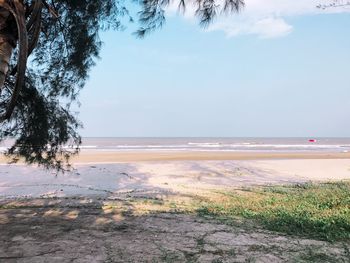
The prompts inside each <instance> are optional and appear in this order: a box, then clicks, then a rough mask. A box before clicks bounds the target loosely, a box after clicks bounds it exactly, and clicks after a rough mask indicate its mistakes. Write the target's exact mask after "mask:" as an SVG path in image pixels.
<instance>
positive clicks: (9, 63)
mask: <svg viewBox="0 0 350 263" xmlns="http://www.w3.org/2000/svg"><path fill="white" fill-rule="evenodd" d="M177 1H178V2H175V3H174V2H173V1H171V0H141V1H132V2H133V3H137V4H138V5H139V6H140V12H139V13H138V14H137V15H136V16H137V19H136V20H137V21H138V23H139V26H138V28H139V29H138V30H137V31H136V32H135V33H136V35H137V36H139V37H143V36H145V35H146V34H148V33H149V32H151V31H153V30H156V29H158V28H160V27H161V26H162V25H163V24H164V23H165V8H166V7H167V6H169V5H170V4H177V5H178V7H179V10H181V11H183V10H185V8H186V6H187V5H188V4H191V5H193V6H195V9H196V12H195V14H196V16H197V17H198V19H199V23H200V25H202V26H206V25H208V24H209V23H210V22H211V21H212V20H213V19H214V18H215V17H216V16H217V15H219V14H221V13H234V12H237V11H239V10H240V9H241V8H242V7H243V5H244V2H243V0H224V1H220V2H219V1H217V0H177ZM129 4H130V3H128V2H126V1H122V0H103V1H96V0H50V1H45V0H0V91H1V93H0V125H1V128H0V140H5V139H7V138H12V139H14V143H13V146H12V147H11V148H10V149H9V150H8V151H7V152H6V155H8V156H9V157H11V158H12V160H14V161H16V160H18V159H19V158H23V159H24V160H25V161H26V162H27V163H29V164H31V163H37V164H39V165H43V166H45V167H47V168H57V169H62V168H63V167H64V166H65V165H66V164H67V161H68V159H69V157H70V156H72V155H74V154H76V153H78V151H79V145H80V143H81V138H80V136H79V134H78V133H77V129H78V128H79V127H81V124H80V122H79V121H78V120H77V118H76V116H75V114H74V113H72V111H71V104H72V102H74V101H75V100H76V99H77V95H78V93H79V90H80V89H81V88H83V86H84V84H85V81H86V79H87V77H88V74H89V70H90V69H91V67H92V66H93V65H94V64H95V60H96V58H98V56H99V52H100V49H101V44H102V42H101V40H100V38H99V33H100V31H101V30H109V29H113V30H118V29H121V28H122V27H123V26H124V24H125V23H128V22H132V21H134V18H133V17H132V16H130V14H129V11H128V8H127V6H128V5H129ZM123 21H126V22H125V23H123ZM28 61H30V63H28Z"/></svg>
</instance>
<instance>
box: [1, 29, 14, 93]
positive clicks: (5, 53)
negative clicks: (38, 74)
mask: <svg viewBox="0 0 350 263" xmlns="http://www.w3.org/2000/svg"><path fill="white" fill-rule="evenodd" d="M12 50H13V47H12V45H11V44H10V43H9V42H8V40H7V39H6V38H4V37H2V36H1V35H0V90H2V89H3V87H4V83H5V79H6V74H7V71H8V68H9V63H10V59H11V55H12Z"/></svg>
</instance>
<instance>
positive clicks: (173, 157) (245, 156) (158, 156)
mask: <svg viewBox="0 0 350 263" xmlns="http://www.w3.org/2000/svg"><path fill="white" fill-rule="evenodd" d="M259 159H260V160H261V159H262V160H266V159H270V160H272V159H350V152H339V153H336V152H334V153H332V152H275V153H273V152H215V151H210V152H209V151H203V152H195V151H193V152H192V151H191V152H175V151H174V152H169V151H149V152H146V151H142V152H141V151H140V152H137V151H130V152H129V151H126V152H105V151H93V150H91V151H89V150H85V151H82V152H81V153H80V154H79V156H77V157H74V158H73V159H72V162H73V163H113V162H140V161H209V160H259Z"/></svg>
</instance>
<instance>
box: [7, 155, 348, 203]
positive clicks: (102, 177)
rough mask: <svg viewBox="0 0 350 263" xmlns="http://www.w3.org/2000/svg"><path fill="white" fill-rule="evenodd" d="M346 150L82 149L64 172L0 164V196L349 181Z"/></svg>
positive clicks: (160, 191)
mask: <svg viewBox="0 0 350 263" xmlns="http://www.w3.org/2000/svg"><path fill="white" fill-rule="evenodd" d="M349 155H350V154H349V153H236V152H235V153H226V152H218V153H216V152H183V153H181V152H127V153H123V152H99V151H88V150H85V151H82V153H81V154H80V155H79V156H77V157H75V158H74V159H73V160H72V164H73V170H72V171H70V172H66V173H65V174H56V172H55V171H46V170H44V169H41V168H38V167H35V166H25V165H22V164H18V165H8V164H6V163H5V162H3V163H2V165H1V166H0V176H1V182H0V197H3V198H6V197H20V196H27V197H43V196H50V197H52V196H59V197H63V196H75V195H77V196H80V195H84V196H86V195H87V196H89V195H92V196H99V195H102V196H106V195H108V196H116V195H119V196H120V195H122V194H123V193H128V192H132V193H134V194H135V193H138V194H140V193H141V192H143V193H146V192H147V193H149V194H150V193H152V195H154V194H164V193H170V192H176V193H188V192H192V193H195V192H198V191H202V190H206V189H215V188H220V189H221V188H235V187H244V186H252V185H266V184H288V183H296V182H306V181H328V180H347V179H350V156H349Z"/></svg>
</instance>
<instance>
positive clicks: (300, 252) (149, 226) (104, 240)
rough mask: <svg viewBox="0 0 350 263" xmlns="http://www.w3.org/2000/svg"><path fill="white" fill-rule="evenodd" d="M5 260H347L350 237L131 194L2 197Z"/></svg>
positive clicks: (0, 249) (0, 240) (0, 238)
mask: <svg viewBox="0 0 350 263" xmlns="http://www.w3.org/2000/svg"><path fill="white" fill-rule="evenodd" d="M0 208H1V209H0V262H9V263H10V262H33V263H34V262H35V263H40V262H60V263H61V262H349V261H350V260H349V259H350V251H349V247H350V244H345V243H328V242H324V241H317V240H309V239H303V238H297V237H291V236H285V235H282V234H278V233H273V232H269V231H266V230H262V229H260V228H259V227H258V226H254V225H253V224H250V223H249V222H241V221H239V220H238V219H237V222H235V223H234V224H233V225H226V224H222V223H220V222H218V221H216V220H214V219H210V218H203V217H199V216H197V215H195V214H193V215H190V214H181V213H176V212H171V211H170V212H166V213H161V212H153V213H152V212H151V213H139V212H137V211H135V207H134V205H133V203H132V202H129V201H127V200H109V201H108V200H104V199H99V200H98V199H95V200H93V199H86V198H78V197H76V198H73V197H72V198H68V197H67V198H45V199H22V200H18V199H16V200H3V201H1V202H0Z"/></svg>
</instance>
